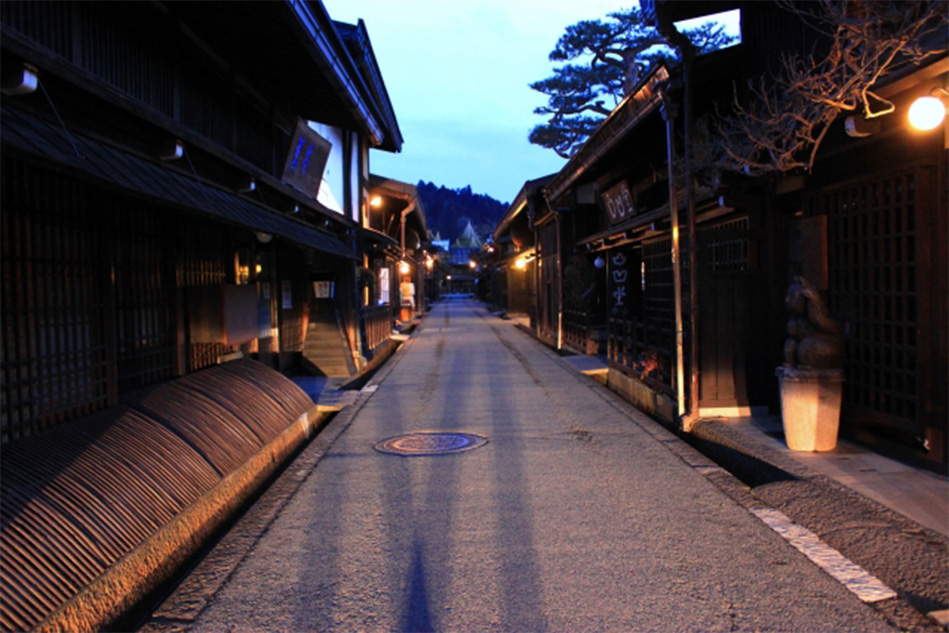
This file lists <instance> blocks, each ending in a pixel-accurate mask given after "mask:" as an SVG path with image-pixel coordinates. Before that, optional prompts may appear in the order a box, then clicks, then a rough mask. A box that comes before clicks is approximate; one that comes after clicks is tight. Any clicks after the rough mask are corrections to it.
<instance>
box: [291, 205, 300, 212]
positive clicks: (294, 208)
mask: <svg viewBox="0 0 949 633" xmlns="http://www.w3.org/2000/svg"><path fill="white" fill-rule="evenodd" d="M291 212H292V213H294V214H297V213H299V212H300V205H298V204H295V205H293V209H291Z"/></svg>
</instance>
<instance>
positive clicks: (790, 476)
mask: <svg viewBox="0 0 949 633" xmlns="http://www.w3.org/2000/svg"><path fill="white" fill-rule="evenodd" d="M515 329H517V330H518V331H520V332H522V333H523V334H524V336H528V337H531V338H534V337H532V336H531V334H530V333H529V332H524V331H523V330H521V329H520V328H515ZM535 340H536V339H535ZM545 347H546V346H545ZM546 349H547V353H548V354H549V355H550V356H551V357H553V358H557V359H558V361H559V362H561V363H562V364H563V365H564V366H565V367H567V368H568V369H569V370H570V371H572V372H574V373H575V374H576V375H577V378H578V379H579V380H582V381H585V382H586V383H587V385H588V387H589V388H590V389H592V390H594V391H595V392H596V393H597V394H598V395H600V397H602V398H603V399H604V400H606V401H607V402H609V403H610V404H611V405H612V406H613V407H614V408H616V409H618V410H620V411H621V412H623V413H624V414H625V415H626V416H627V417H629V418H630V420H631V421H632V422H633V423H635V424H637V425H638V426H639V427H640V428H642V429H643V430H645V431H646V432H647V433H649V434H650V435H651V436H653V437H654V438H655V439H656V440H657V441H659V442H660V443H661V444H663V445H664V446H665V447H666V448H667V449H668V450H669V451H670V452H671V453H673V454H674V455H676V456H677V457H678V458H679V459H681V460H682V461H683V462H685V463H686V464H688V465H689V466H690V467H692V468H694V469H695V470H697V471H698V472H700V473H701V474H703V475H704V476H705V477H706V479H708V480H709V481H710V482H711V483H713V484H714V485H715V486H716V487H717V488H718V489H719V490H721V491H722V492H724V493H725V494H726V495H727V496H729V497H730V498H731V499H732V500H733V501H735V502H736V503H738V504H739V505H741V506H742V507H744V508H745V509H746V510H748V511H749V512H751V513H752V514H755V516H758V514H762V516H766V515H767V513H766V512H762V511H768V510H776V511H779V512H781V513H783V514H784V515H786V516H787V517H789V518H790V520H791V521H793V522H794V523H795V524H797V525H799V526H802V527H803V528H806V529H807V530H809V531H811V532H813V533H814V534H815V535H817V537H818V538H820V540H821V541H823V542H824V543H825V544H826V545H828V546H829V547H830V548H833V549H835V550H837V551H839V552H840V553H841V554H842V555H843V556H844V557H845V558H847V559H849V560H850V561H852V562H854V563H856V564H857V565H859V566H860V567H862V568H863V569H864V570H866V571H867V572H869V573H870V574H871V575H873V576H875V577H877V578H878V579H879V580H881V581H882V582H883V583H885V584H886V585H887V586H889V587H890V588H892V589H893V590H894V591H896V593H897V595H898V597H896V598H890V599H886V600H882V601H877V602H872V603H870V604H871V605H872V606H873V607H874V608H876V609H877V611H878V612H880V613H881V615H882V616H883V617H885V618H886V619H887V621H889V622H890V623H891V624H892V625H894V626H896V627H898V628H900V629H902V630H911V631H933V632H936V631H946V630H947V627H944V626H942V625H940V624H939V623H937V622H936V621H934V620H933V619H930V618H929V617H927V616H926V615H925V614H927V613H930V612H932V611H936V610H942V609H946V608H947V606H946V605H947V604H949V582H947V580H949V542H947V539H946V537H944V536H942V535H941V534H939V533H938V532H935V531H933V530H930V529H928V528H926V527H924V526H922V525H920V524H918V523H916V522H915V521H913V520H912V519H909V518H908V517H905V516H903V515H901V514H899V513H897V512H894V511H893V510H890V509H889V508H887V507H886V506H884V505H882V504H880V503H878V502H876V501H874V500H872V499H869V498H867V497H864V496H863V495H860V494H859V493H857V492H856V491H854V490H852V489H850V488H847V487H846V486H844V485H842V484H840V483H839V482H837V481H834V480H832V479H830V478H828V477H825V476H823V475H820V474H818V473H817V472H815V471H813V470H812V469H810V468H808V467H807V466H806V465H804V464H802V463H800V462H799V461H797V460H794V459H791V458H790V457H788V456H786V455H783V454H781V453H780V452H778V451H775V450H773V449H771V448H769V447H767V446H765V445H764V444H761V443H760V442H758V441H757V440H755V439H754V438H752V437H750V436H748V435H747V434H746V433H742V432H741V431H739V430H737V429H734V428H732V427H729V426H728V425H727V424H725V423H723V422H720V421H716V420H704V421H701V422H700V423H699V425H698V426H697V427H696V428H695V429H694V430H693V436H695V437H694V438H689V439H690V440H694V439H695V438H698V439H699V440H701V442H697V443H698V444H699V445H702V446H703V450H704V451H705V453H708V455H706V454H705V453H703V452H700V450H699V449H697V448H695V447H693V446H691V445H690V444H689V443H687V441H686V440H685V439H684V438H683V437H680V436H677V435H676V434H675V433H673V432H672V431H670V430H669V429H667V428H666V427H665V426H663V425H662V424H661V423H660V422H658V421H656V420H654V419H653V418H651V417H649V416H648V415H646V414H645V413H643V412H642V411H640V410H639V409H637V408H635V407H634V406H633V405H632V404H631V403H629V402H628V401H626V400H624V399H623V398H622V397H621V396H619V395H618V394H616V393H614V392H613V391H612V390H610V389H609V388H608V387H606V386H605V385H603V384H602V383H600V382H599V381H597V380H596V379H594V378H592V377H590V376H586V375H584V374H582V373H581V372H579V371H577V370H576V368H574V367H573V366H572V365H570V363H568V362H567V361H566V360H564V359H563V358H562V357H561V356H560V355H559V354H557V353H556V352H555V351H554V350H552V349H550V348H549V347H548V348H546ZM716 447H717V448H719V450H718V451H716ZM722 449H723V450H722ZM736 455H737V456H736ZM710 456H711V457H710ZM741 456H745V460H746V462H748V463H745V464H738V463H737V462H738V461H740V460H741V459H742V457H741ZM713 458H714V459H713ZM749 464H750V465H749ZM736 469H745V470H754V469H758V470H759V471H762V472H763V473H764V474H761V475H760V477H761V478H762V479H763V480H764V481H769V478H771V479H776V481H772V482H770V483H766V484H764V485H755V484H754V483H752V485H751V486H749V485H747V484H746V483H744V482H743V481H742V480H741V479H739V478H738V477H737V476H736V475H735V474H733V473H732V472H731V471H732V470H736ZM774 473H784V474H785V475H787V477H786V479H785V480H781V477H776V476H775V474H774ZM742 474H743V475H745V474H746V473H742ZM754 476H755V475H754V474H752V475H751V477H752V478H753V477H754ZM759 518H760V517H759ZM789 546H790V545H789ZM825 571H826V570H825Z"/></svg>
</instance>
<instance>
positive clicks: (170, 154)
mask: <svg viewBox="0 0 949 633" xmlns="http://www.w3.org/2000/svg"><path fill="white" fill-rule="evenodd" d="M184 155H185V146H184V143H182V142H181V141H179V140H178V139H175V142H174V143H172V144H171V145H169V146H167V147H165V148H164V149H162V150H161V152H159V154H158V158H159V159H160V160H178V159H179V158H181V157H182V156H184Z"/></svg>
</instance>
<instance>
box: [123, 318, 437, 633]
mask: <svg viewBox="0 0 949 633" xmlns="http://www.w3.org/2000/svg"><path fill="white" fill-rule="evenodd" d="M418 331H419V330H418V328H416V330H415V332H413V335H412V336H411V337H410V338H409V339H408V340H407V341H406V342H405V343H403V344H402V345H401V346H400V347H399V348H398V349H397V350H396V351H395V352H394V353H393V354H392V356H391V357H390V358H389V360H388V361H387V362H385V363H384V364H383V365H382V366H381V367H380V368H379V370H378V372H377V374H376V377H375V378H373V379H371V380H370V381H369V384H368V385H367V386H366V387H364V388H363V389H362V390H361V391H360V393H359V397H358V398H357V399H356V402H355V403H354V404H353V405H351V406H349V407H346V408H345V409H343V410H342V411H340V412H339V413H336V414H335V415H333V416H332V418H331V419H330V420H329V422H327V423H326V425H325V426H324V427H323V428H322V429H321V430H320V431H319V432H318V433H317V435H316V436H315V437H314V438H313V439H312V440H311V441H310V443H309V444H308V445H306V447H305V448H303V450H302V451H301V452H300V454H299V455H297V457H296V459H294V460H293V462H291V463H290V464H289V465H288V466H287V468H286V470H285V471H284V472H283V473H281V474H280V475H279V476H278V477H277V478H276V479H275V480H274V481H273V482H272V483H271V484H270V486H269V487H267V488H266V490H265V491H263V492H262V494H261V496H260V498H259V499H258V500H257V501H256V502H255V503H254V504H253V505H252V506H251V507H249V508H248V509H247V510H246V511H245V513H244V515H243V516H241V517H240V518H239V519H238V520H237V521H236V522H235V524H234V525H233V526H232V527H231V528H230V529H229V530H228V531H227V532H226V533H225V534H224V535H223V536H222V537H221V538H220V540H219V541H218V542H217V543H216V544H214V546H213V547H212V548H211V550H210V551H209V552H208V553H207V554H206V555H205V556H204V558H203V559H201V561H199V562H198V563H197V564H196V565H195V567H194V569H192V570H191V572H190V573H189V574H188V575H187V577H186V578H184V579H183V580H182V581H181V583H180V584H179V585H178V586H177V587H175V589H174V590H173V591H172V592H171V593H170V595H169V596H168V597H167V598H166V599H165V600H164V602H163V603H162V604H160V605H159V606H158V608H157V609H156V610H155V611H154V612H153V613H152V615H151V617H150V618H149V619H148V620H146V621H145V622H144V624H142V626H141V627H140V628H139V629H138V631H139V632H140V633H181V632H184V631H188V630H189V629H190V628H191V626H192V624H193V623H194V622H195V621H196V620H197V618H198V616H200V615H201V612H202V611H204V609H205V607H207V605H208V604H209V602H210V601H211V600H212V599H213V598H214V595H215V594H216V593H217V592H218V591H219V590H220V589H221V588H222V587H223V586H224V585H225V584H226V583H227V581H228V579H229V578H230V577H231V576H232V574H233V573H234V572H235V571H236V570H237V569H238V567H239V566H240V564H241V562H243V560H244V559H245V558H246V557H247V556H248V555H249V554H250V553H251V552H252V551H253V549H254V547H255V546H256V544H257V542H258V541H259V540H260V538H261V537H262V536H263V535H264V534H265V533H266V532H267V530H268V528H269V527H270V525H271V524H272V523H273V522H274V520H275V519H276V518H277V517H278V516H279V514H280V512H281V510H282V509H283V508H284V506H286V504H287V503H289V501H290V499H292V498H293V495H294V494H295V493H296V491H297V490H298V489H299V488H300V486H301V485H303V483H304V482H305V481H306V479H307V478H308V477H309V476H310V474H311V473H312V472H313V470H314V469H315V468H316V466H317V464H318V463H319V462H320V460H321V459H322V458H323V456H324V455H326V452H327V451H328V450H329V448H330V447H331V446H332V445H333V444H334V443H335V442H336V439H337V438H338V437H339V436H340V435H341V434H342V433H343V432H344V431H345V430H346V429H347V428H349V425H350V424H351V423H352V421H353V419H354V418H355V417H356V414H358V413H359V411H360V410H361V409H362V407H363V406H365V404H366V402H367V401H368V400H369V398H370V397H371V396H372V394H373V393H374V392H375V388H376V385H377V384H378V382H380V381H381V380H384V379H385V376H387V375H388V374H389V373H390V372H391V371H392V370H393V369H394V368H395V367H396V366H397V365H398V363H399V362H400V361H401V359H402V358H403V357H404V355H405V354H404V350H406V349H408V347H409V346H410V345H411V344H412V342H413V340H414V338H415V334H416V333H417V332H418Z"/></svg>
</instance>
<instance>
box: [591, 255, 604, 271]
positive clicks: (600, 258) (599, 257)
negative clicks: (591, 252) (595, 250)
mask: <svg viewBox="0 0 949 633" xmlns="http://www.w3.org/2000/svg"><path fill="white" fill-rule="evenodd" d="M593 265H594V266H596V267H597V268H603V267H604V266H606V260H605V259H603V256H602V255H597V257H596V259H594V260H593Z"/></svg>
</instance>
